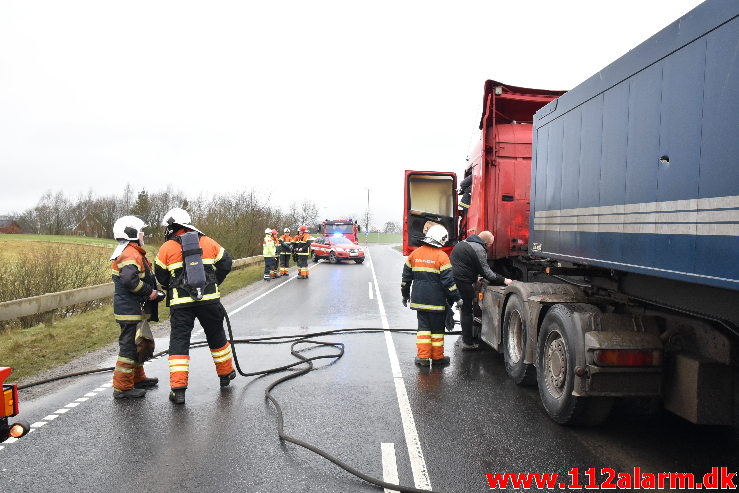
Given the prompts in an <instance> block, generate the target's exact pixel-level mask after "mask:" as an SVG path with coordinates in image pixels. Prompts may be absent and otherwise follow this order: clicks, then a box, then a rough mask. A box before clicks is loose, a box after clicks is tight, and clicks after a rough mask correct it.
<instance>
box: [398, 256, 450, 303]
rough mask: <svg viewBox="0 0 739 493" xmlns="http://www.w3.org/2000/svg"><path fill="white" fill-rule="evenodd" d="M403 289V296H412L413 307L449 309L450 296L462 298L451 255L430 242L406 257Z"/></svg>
mask: <svg viewBox="0 0 739 493" xmlns="http://www.w3.org/2000/svg"><path fill="white" fill-rule="evenodd" d="M411 287H412V288H413V289H412V291H411ZM400 291H401V294H402V295H403V298H410V300H411V305H410V307H411V309H413V310H423V311H432V312H441V311H444V310H446V305H447V303H446V301H447V299H450V300H451V301H453V302H454V301H457V300H460V299H462V296H461V295H460V294H459V291H458V290H457V285H456V284H455V283H454V277H453V276H452V264H451V262H450V261H449V256H448V255H447V254H446V253H445V252H444V250H442V249H441V248H435V247H432V246H429V245H422V246H420V247H418V248H416V249H415V250H414V251H413V252H412V253H411V254H410V255H409V256H408V258H407V259H406V261H405V265H404V266H403V279H402V282H401V285H400Z"/></svg>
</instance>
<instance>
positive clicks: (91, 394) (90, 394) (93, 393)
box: [85, 392, 98, 397]
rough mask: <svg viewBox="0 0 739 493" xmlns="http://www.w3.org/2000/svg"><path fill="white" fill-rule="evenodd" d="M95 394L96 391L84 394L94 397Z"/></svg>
mask: <svg viewBox="0 0 739 493" xmlns="http://www.w3.org/2000/svg"><path fill="white" fill-rule="evenodd" d="M96 395H98V394H97V392H88V393H86V394H85V397H95V396H96Z"/></svg>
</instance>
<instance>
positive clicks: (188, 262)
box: [154, 208, 236, 404]
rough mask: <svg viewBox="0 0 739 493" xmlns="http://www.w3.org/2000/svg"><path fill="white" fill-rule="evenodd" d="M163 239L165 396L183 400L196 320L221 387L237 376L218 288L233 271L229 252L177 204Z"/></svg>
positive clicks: (159, 273) (158, 266)
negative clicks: (166, 350)
mask: <svg viewBox="0 0 739 493" xmlns="http://www.w3.org/2000/svg"><path fill="white" fill-rule="evenodd" d="M162 226H164V227H165V231H164V235H165V239H166V241H165V243H164V244H163V245H162V247H161V248H160V249H159V253H157V258H156V263H155V266H154V273H155V275H156V278H157V280H158V281H159V283H160V284H161V285H162V286H164V287H165V288H166V290H167V305H168V306H169V307H170V325H171V326H172V332H171V335H170V338H169V384H170V387H171V392H170V394H169V400H171V401H172V402H173V403H175V404H184V403H185V390H187V384H188V377H189V372H190V334H191V333H192V329H193V327H194V325H195V319H197V320H198V321H199V322H200V325H201V326H202V327H203V331H204V332H205V338H206V339H207V340H208V347H209V348H210V354H211V356H212V358H213V362H214V363H215V367H216V373H217V374H218V377H219V380H220V386H221V387H226V386H228V384H229V383H230V381H231V380H233V379H234V378H235V377H236V372H235V371H234V367H233V358H232V356H231V345H230V344H229V342H228V340H227V339H226V333H225V331H224V330H223V317H224V313H225V311H224V309H223V306H221V299H220V298H221V293H220V291H219V290H218V286H219V285H220V284H221V283H223V281H224V280H225V279H226V276H227V275H228V273H229V272H230V271H231V264H232V262H233V261H232V259H231V255H229V253H228V252H227V251H226V250H224V249H223V247H221V245H219V244H218V243H217V242H216V241H215V240H214V239H212V238H210V237H208V236H206V235H205V234H204V233H203V232H202V231H200V230H199V229H197V228H196V227H195V226H193V224H192V221H191V219H190V214H188V213H187V211H185V210H183V209H180V208H175V209H172V210H170V211H169V212H167V213H166V214H165V215H164V219H163V220H162Z"/></svg>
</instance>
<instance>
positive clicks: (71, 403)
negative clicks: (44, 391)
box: [64, 402, 80, 408]
mask: <svg viewBox="0 0 739 493" xmlns="http://www.w3.org/2000/svg"><path fill="white" fill-rule="evenodd" d="M79 405H80V403H79V402H70V403H69V404H67V405H66V406H64V407H70V408H71V407H77V406H79Z"/></svg>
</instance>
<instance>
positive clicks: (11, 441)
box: [3, 437, 18, 444]
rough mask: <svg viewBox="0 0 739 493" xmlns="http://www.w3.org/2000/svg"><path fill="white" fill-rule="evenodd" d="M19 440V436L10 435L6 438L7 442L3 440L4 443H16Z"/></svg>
mask: <svg viewBox="0 0 739 493" xmlns="http://www.w3.org/2000/svg"><path fill="white" fill-rule="evenodd" d="M17 441H18V439H17V438H13V437H10V438H8V439H7V440H5V442H3V443H5V444H8V443H15V442H17Z"/></svg>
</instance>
